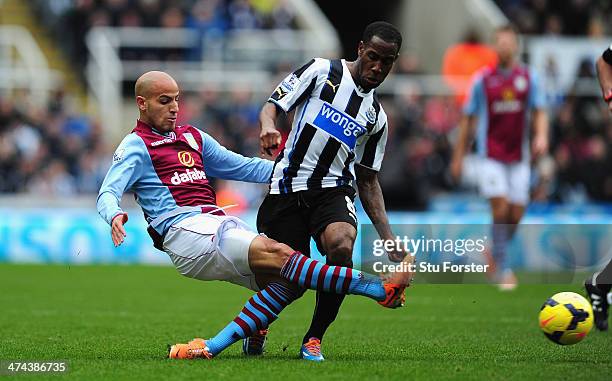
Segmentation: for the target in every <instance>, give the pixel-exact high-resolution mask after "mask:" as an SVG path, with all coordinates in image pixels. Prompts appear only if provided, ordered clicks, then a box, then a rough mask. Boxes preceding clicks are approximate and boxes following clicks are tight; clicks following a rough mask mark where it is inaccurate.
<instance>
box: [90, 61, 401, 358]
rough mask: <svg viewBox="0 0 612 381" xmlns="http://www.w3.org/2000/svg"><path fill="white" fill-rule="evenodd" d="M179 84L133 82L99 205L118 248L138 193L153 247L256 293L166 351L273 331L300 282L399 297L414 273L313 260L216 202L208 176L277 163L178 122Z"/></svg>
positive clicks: (265, 171)
mask: <svg viewBox="0 0 612 381" xmlns="http://www.w3.org/2000/svg"><path fill="white" fill-rule="evenodd" d="M178 97H179V89H178V85H177V84H176V82H175V81H174V79H173V78H172V77H171V76H169V75H168V74H166V73H163V72H157V71H153V72H148V73H145V74H143V75H142V76H141V77H140V78H139V79H138V80H137V81H136V103H137V105H138V108H139V111H140V117H139V119H138V120H137V122H136V127H135V128H134V130H133V131H132V133H130V134H129V135H127V136H126V137H125V138H124V139H123V141H122V142H121V144H120V145H119V147H118V148H117V150H116V151H115V154H114V155H113V164H112V165H111V167H110V169H109V170H108V173H107V175H106V177H105V178H104V182H103V184H102V186H101V188H100V192H99V194H98V199H97V209H98V212H99V213H100V215H101V216H102V217H103V218H104V220H105V221H106V222H107V223H108V224H109V225H110V226H111V237H112V240H113V243H114V244H115V246H118V245H121V244H122V243H123V241H124V239H125V237H126V231H125V228H124V224H125V223H126V222H127V220H128V215H127V213H125V212H124V211H123V210H122V209H121V207H120V205H119V204H120V201H121V197H122V195H123V193H124V192H125V191H127V190H131V191H133V192H134V194H135V196H136V201H137V202H138V204H139V205H140V206H141V208H142V210H143V212H144V215H145V219H146V221H147V223H148V224H149V226H148V229H147V231H148V232H149V235H150V236H151V238H152V239H153V243H154V246H155V247H156V248H158V249H159V250H162V251H164V252H166V253H167V254H168V256H169V257H170V259H171V260H172V263H173V264H174V265H175V267H176V269H177V270H178V271H179V272H180V273H181V274H182V275H185V276H187V277H190V278H194V279H200V280H223V281H226V282H230V283H234V284H237V285H240V286H243V287H246V288H249V289H251V290H253V291H256V292H257V293H256V294H255V295H254V296H253V297H252V298H250V299H249V300H248V301H247V303H246V304H245V306H244V308H243V309H242V311H241V312H240V313H239V314H238V316H236V318H235V319H234V320H232V321H231V322H230V323H229V324H228V325H227V326H226V327H225V328H224V329H223V330H221V331H220V332H219V333H218V334H217V335H216V336H214V337H212V338H210V339H208V340H203V339H194V340H192V341H191V342H189V343H187V344H177V345H173V346H172V347H170V348H169V357H170V358H178V359H195V358H206V359H210V358H212V357H213V356H216V355H218V354H219V353H221V351H223V350H224V349H225V348H227V347H228V346H229V345H231V344H233V343H235V342H236V341H239V340H240V339H242V338H245V337H247V336H250V335H251V334H252V333H253V332H255V331H258V330H262V329H266V328H267V327H268V325H269V324H271V323H272V322H273V321H274V320H275V319H276V318H277V317H278V314H279V313H280V312H281V311H282V310H283V308H285V307H286V306H287V305H288V304H290V303H291V302H292V301H293V300H295V299H296V298H297V296H298V295H299V293H300V290H301V289H306V288H310V289H314V290H325V291H328V292H334V293H342V294H355V295H363V296H367V297H369V298H372V299H374V300H377V301H378V302H379V304H381V305H382V306H384V307H389V308H396V307H398V306H399V305H400V304H402V301H403V300H402V298H403V297H402V296H403V289H404V287H405V282H407V281H408V277H407V276H408V275H409V274H405V273H401V272H398V273H395V274H394V275H393V276H392V278H391V279H389V280H387V281H385V282H383V281H381V280H380V279H379V278H378V277H377V276H374V275H370V274H364V273H362V272H360V271H357V270H352V269H350V268H347V267H341V266H328V265H325V264H323V263H319V262H317V261H315V260H312V259H310V258H307V257H306V256H304V255H302V254H301V253H299V252H297V251H295V250H293V249H292V248H290V247H289V246H287V245H285V244H282V243H279V242H276V241H274V240H272V239H270V238H267V237H264V236H262V235H258V234H257V233H255V232H253V231H252V230H251V229H250V228H249V227H248V226H247V225H246V224H245V223H244V222H243V221H242V220H240V219H239V218H236V217H233V216H230V215H227V214H226V213H225V211H224V210H223V208H221V207H219V206H217V201H216V195H215V191H214V189H213V188H212V186H211V184H210V183H209V180H208V177H209V176H213V177H217V178H221V179H228V180H238V181H247V182H259V183H263V182H266V181H267V180H268V179H269V177H270V173H271V170H272V162H270V161H268V160H263V159H259V158H247V157H244V156H242V155H239V154H237V153H234V152H231V151H229V150H227V149H226V148H224V147H223V146H221V145H220V144H219V143H218V142H217V141H216V140H215V139H213V138H212V137H211V136H210V135H208V134H206V133H204V132H202V131H200V130H199V129H197V128H195V127H193V126H189V125H186V126H176V119H177V115H178Z"/></svg>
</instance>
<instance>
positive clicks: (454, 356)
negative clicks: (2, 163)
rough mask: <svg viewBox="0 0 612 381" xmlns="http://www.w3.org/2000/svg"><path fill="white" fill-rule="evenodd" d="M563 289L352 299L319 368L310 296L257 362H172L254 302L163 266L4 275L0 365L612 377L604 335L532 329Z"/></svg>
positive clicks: (609, 339)
mask: <svg viewBox="0 0 612 381" xmlns="http://www.w3.org/2000/svg"><path fill="white" fill-rule="evenodd" d="M566 290H567V291H578V292H580V291H581V290H580V288H579V286H578V285H575V286H568V285H564V286H554V285H524V286H520V287H519V289H518V290H516V291H515V292H512V293H500V292H498V291H497V290H496V289H495V288H493V287H491V286H488V285H443V286H439V285H415V286H414V287H412V288H410V289H409V291H408V303H407V307H406V308H404V309H402V310H385V309H383V308H381V307H379V306H378V305H377V304H376V303H374V302H373V301H371V300H368V299H365V298H361V297H356V296H349V297H348V298H347V300H346V302H345V304H344V305H343V308H342V310H341V313H340V317H339V319H338V320H337V321H336V323H335V324H334V325H333V326H332V329H331V330H330V331H329V333H328V334H327V336H326V340H325V343H324V344H325V345H324V348H323V349H324V353H325V356H326V359H327V361H325V362H324V363H321V364H316V363H310V362H305V361H302V360H299V359H298V358H297V353H298V350H299V345H300V342H301V338H302V335H303V333H304V332H305V330H306V328H307V326H308V324H309V322H310V317H311V313H312V312H311V311H312V306H313V302H314V297H313V295H314V294H313V293H312V292H309V293H307V294H306V295H305V297H303V298H302V299H301V300H299V301H297V302H296V303H294V304H293V305H292V306H290V307H289V308H288V309H287V310H285V311H284V312H283V314H282V315H281V318H280V319H279V320H278V321H277V322H276V323H275V324H274V325H273V327H272V330H271V333H270V340H269V342H268V349H267V353H266V355H265V356H264V357H263V358H244V357H243V356H242V355H241V352H240V351H241V348H240V345H238V344H236V345H234V346H232V347H230V348H229V349H228V350H227V351H226V352H224V353H223V354H222V355H221V356H219V357H218V358H216V359H214V360H213V361H172V360H167V359H164V355H165V349H166V344H167V343H174V342H184V341H187V340H189V339H191V338H192V337H194V336H202V337H208V336H211V335H213V334H214V333H216V332H217V331H218V330H219V329H221V328H222V327H223V326H224V325H225V324H226V323H227V322H228V321H229V320H230V319H232V318H233V317H234V316H235V315H236V313H237V312H238V311H239V310H240V309H241V308H242V305H243V303H244V301H245V300H246V298H248V296H249V295H250V294H251V292H249V291H248V290H245V289H241V288H240V287H237V286H234V285H231V284H226V283H222V282H200V281H195V280H191V279H187V278H184V277H181V276H179V275H178V274H177V273H176V271H175V270H174V269H173V268H169V267H144V266H70V267H69V266H30V265H27V266H26V265H20V266H16V265H0V360H67V361H68V362H69V366H70V371H69V373H68V374H66V375H60V376H58V375H49V376H41V375H36V376H33V377H32V378H33V379H37V380H41V379H46V378H48V379H52V380H59V379H88V380H91V379H103V380H108V379H130V380H135V379H176V380H178V379H184V378H186V377H187V378H189V379H196V378H197V379H199V380H218V379H241V380H246V379H258V380H267V379H271V380H272V379H283V380H294V379H304V380H309V381H314V380H319V379H337V380H346V379H349V377H350V379H368V380H375V379H385V380H394V379H397V380H444V379H461V380H465V379H474V380H483V379H486V380H511V379H516V380H528V379H533V380H535V379H546V380H556V379H566V380H575V379H577V378H580V379H588V380H604V379H605V380H609V379H610V375H611V374H612V365H611V361H612V360H611V359H612V356H611V353H612V351H611V349H612V336H611V334H602V333H600V332H595V331H594V332H591V334H589V336H587V338H586V339H585V341H584V342H582V343H579V344H577V345H574V346H569V347H563V346H559V345H556V344H554V343H552V342H549V341H548V340H547V339H546V338H545V337H544V336H543V335H542V333H541V332H540V331H539V328H538V325H537V316H538V311H539V308H540V306H541V304H542V303H543V301H544V300H545V299H546V298H547V297H548V296H550V295H552V294H553V293H556V292H558V291H566ZM0 377H2V376H0ZM353 377H355V378H353ZM23 378H24V377H18V378H12V377H11V379H23ZM25 378H28V377H25Z"/></svg>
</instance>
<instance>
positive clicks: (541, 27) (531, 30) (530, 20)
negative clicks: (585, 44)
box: [495, 0, 612, 37]
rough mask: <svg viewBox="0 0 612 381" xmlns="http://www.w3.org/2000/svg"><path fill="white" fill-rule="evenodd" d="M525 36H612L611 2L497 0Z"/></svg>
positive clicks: (585, 0) (592, 0) (599, 0)
mask: <svg viewBox="0 0 612 381" xmlns="http://www.w3.org/2000/svg"><path fill="white" fill-rule="evenodd" d="M495 3H496V4H497V5H498V6H499V7H500V9H501V10H502V11H503V12H504V14H505V15H506V16H508V18H510V20H511V21H512V22H513V23H515V24H516V25H517V27H518V28H519V30H520V31H521V32H522V33H525V34H545V35H572V36H591V37H602V36H605V35H610V34H612V2H611V1H609V0H562V1H559V0H495Z"/></svg>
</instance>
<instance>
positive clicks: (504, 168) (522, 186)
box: [478, 157, 530, 205]
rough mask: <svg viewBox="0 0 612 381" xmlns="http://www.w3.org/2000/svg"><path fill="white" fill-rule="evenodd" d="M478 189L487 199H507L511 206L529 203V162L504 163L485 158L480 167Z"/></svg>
mask: <svg viewBox="0 0 612 381" xmlns="http://www.w3.org/2000/svg"><path fill="white" fill-rule="evenodd" d="M478 167H479V172H480V173H479V181H478V188H479V190H480V194H481V195H482V196H484V197H486V198H492V197H505V198H507V199H508V201H509V202H510V203H511V204H515V205H527V203H528V202H529V176H530V168H529V162H527V161H525V160H524V161H520V162H517V163H510V164H507V163H502V162H500V161H497V160H494V159H491V158H488V157H485V158H482V159H481V161H480V163H479V165H478Z"/></svg>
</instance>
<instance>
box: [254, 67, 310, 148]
mask: <svg viewBox="0 0 612 381" xmlns="http://www.w3.org/2000/svg"><path fill="white" fill-rule="evenodd" d="M321 65H322V62H321V60H318V59H312V60H310V61H309V62H307V63H306V64H305V65H303V66H302V67H300V68H298V69H297V70H295V71H294V72H293V73H291V74H289V75H288V76H287V77H285V79H283V81H282V82H281V83H280V84H279V85H278V86H277V87H276V89H274V92H273V93H272V95H270V98H269V99H268V102H267V103H266V104H265V105H264V106H263V107H262V109H261V112H260V113H259V126H260V128H261V132H260V134H259V144H260V149H261V153H262V154H267V155H270V156H271V155H272V150H273V149H276V148H278V146H279V145H280V144H281V134H280V132H279V131H278V130H277V129H276V118H277V117H278V114H279V113H280V112H285V113H288V112H291V111H292V110H293V109H294V108H296V107H297V106H298V105H299V104H301V103H302V102H304V100H306V98H307V97H309V96H310V94H311V93H312V91H313V90H314V89H315V87H316V84H317V77H318V75H319V73H320V71H321V70H320V69H321Z"/></svg>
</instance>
